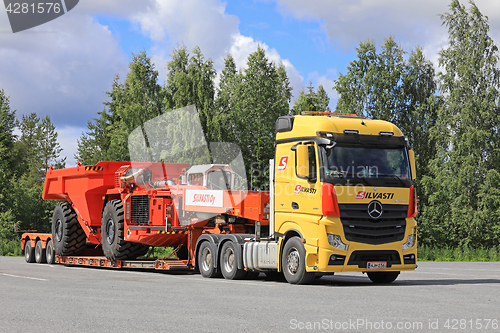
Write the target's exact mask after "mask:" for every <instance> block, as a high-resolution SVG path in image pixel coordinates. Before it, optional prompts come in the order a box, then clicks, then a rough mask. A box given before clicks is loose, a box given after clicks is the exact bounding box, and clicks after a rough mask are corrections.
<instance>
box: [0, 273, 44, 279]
mask: <svg viewBox="0 0 500 333" xmlns="http://www.w3.org/2000/svg"><path fill="white" fill-rule="evenodd" d="M0 275H5V276H11V277H16V278H22V279H30V280H38V281H49V280H47V279H39V278H34V277H29V276H19V275H12V274H6V273H0Z"/></svg>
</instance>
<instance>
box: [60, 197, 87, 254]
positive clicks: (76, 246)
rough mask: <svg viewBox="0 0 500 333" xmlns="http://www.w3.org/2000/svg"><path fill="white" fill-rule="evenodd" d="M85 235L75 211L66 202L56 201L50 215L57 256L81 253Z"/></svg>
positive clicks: (85, 238) (83, 248)
mask: <svg viewBox="0 0 500 333" xmlns="http://www.w3.org/2000/svg"><path fill="white" fill-rule="evenodd" d="M86 240H87V236H86V235H85V232H84V231H83V229H82V226H81V225H80V222H78V219H77V218H76V213H75V211H74V210H73V208H72V207H71V205H70V204H69V203H67V202H63V203H58V204H57V206H56V207H55V208H54V214H53V215H52V241H53V246H54V251H55V253H56V254H57V255H59V256H71V255H79V254H82V253H83V251H84V250H85V243H86Z"/></svg>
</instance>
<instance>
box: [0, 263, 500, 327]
mask: <svg viewBox="0 0 500 333" xmlns="http://www.w3.org/2000/svg"><path fill="white" fill-rule="evenodd" d="M499 326H500V263H478V262H474V263H465V262H464V263H462V262H461V263H454V262H446V263H443V262H421V263H419V267H418V269H417V270H416V271H414V272H403V273H401V275H400V276H399V278H398V279H397V280H396V281H395V282H394V283H392V284H390V285H374V284H372V283H371V282H370V281H369V279H368V278H367V277H366V276H365V275H362V274H354V273H353V274H350V273H343V274H337V275H335V276H327V277H323V278H321V279H319V280H316V281H315V283H314V284H313V285H306V286H296V285H289V284H288V283H286V282H284V281H272V280H266V278H265V276H264V275H263V274H261V275H260V276H259V278H258V279H257V280H243V281H227V280H224V279H204V278H202V277H201V276H200V275H198V274H186V273H184V274H179V273H177V274H174V273H166V272H146V271H131V270H113V269H102V268H86V267H70V266H63V265H46V264H45V265H37V264H27V263H25V261H24V258H12V257H0V332H72V333H73V332H153V331H155V332H387V331H393V332H447V331H450V332H453V331H455V332H456V331H459V332H500V327H499Z"/></svg>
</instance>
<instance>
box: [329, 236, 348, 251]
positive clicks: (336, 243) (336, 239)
mask: <svg viewBox="0 0 500 333" xmlns="http://www.w3.org/2000/svg"><path fill="white" fill-rule="evenodd" d="M327 236H328V243H330V245H331V246H333V247H336V248H337V249H341V250H345V251H347V249H349V245H346V244H344V243H343V242H342V239H341V238H340V236H339V235H333V234H327Z"/></svg>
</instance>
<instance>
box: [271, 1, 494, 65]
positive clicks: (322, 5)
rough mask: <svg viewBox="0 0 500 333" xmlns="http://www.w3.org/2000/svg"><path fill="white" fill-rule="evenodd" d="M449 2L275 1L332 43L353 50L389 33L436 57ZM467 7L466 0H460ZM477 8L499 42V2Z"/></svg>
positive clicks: (443, 37) (443, 36) (442, 42)
mask: <svg viewBox="0 0 500 333" xmlns="http://www.w3.org/2000/svg"><path fill="white" fill-rule="evenodd" d="M450 2H451V1H436V0H421V1H400V0H378V1H372V0H351V1H330V0H318V1H312V2H311V1H307V2H305V1H302V0H277V4H278V7H279V10H280V11H281V12H282V13H283V15H286V16H292V17H294V18H297V19H299V20H314V21H318V22H322V23H321V25H322V28H323V29H324V31H325V33H326V35H327V36H328V38H329V39H330V42H331V43H332V44H333V45H336V46H338V47H340V48H342V49H343V50H344V51H352V50H353V48H354V47H355V46H357V45H358V44H359V42H360V41H363V40H366V39H373V40H375V42H376V43H377V44H381V43H382V42H383V39H384V37H387V36H389V35H392V36H394V37H395V38H396V40H397V41H398V42H400V43H401V44H402V46H403V48H405V49H412V48H414V47H415V46H417V45H419V46H422V47H424V48H426V49H427V52H426V53H427V55H428V56H429V57H430V59H436V56H435V55H436V54H437V52H438V51H439V49H440V48H441V47H443V46H445V45H446V38H447V31H446V27H442V26H441V19H440V18H439V14H443V13H446V12H447V11H448V5H449V3H450ZM461 2H462V3H463V4H465V6H466V7H467V8H468V7H469V3H468V1H464V0H462V1H461ZM475 3H476V5H477V6H478V8H479V10H480V11H481V12H482V13H483V14H484V15H486V16H488V17H489V23H490V28H491V30H490V36H491V37H492V38H493V39H494V40H496V41H497V44H498V43H500V2H499V1H497V0H476V1H475Z"/></svg>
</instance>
